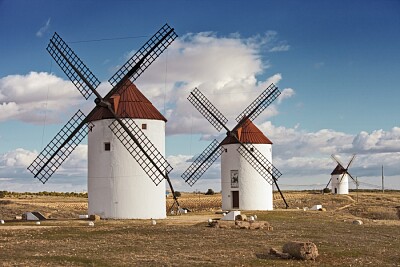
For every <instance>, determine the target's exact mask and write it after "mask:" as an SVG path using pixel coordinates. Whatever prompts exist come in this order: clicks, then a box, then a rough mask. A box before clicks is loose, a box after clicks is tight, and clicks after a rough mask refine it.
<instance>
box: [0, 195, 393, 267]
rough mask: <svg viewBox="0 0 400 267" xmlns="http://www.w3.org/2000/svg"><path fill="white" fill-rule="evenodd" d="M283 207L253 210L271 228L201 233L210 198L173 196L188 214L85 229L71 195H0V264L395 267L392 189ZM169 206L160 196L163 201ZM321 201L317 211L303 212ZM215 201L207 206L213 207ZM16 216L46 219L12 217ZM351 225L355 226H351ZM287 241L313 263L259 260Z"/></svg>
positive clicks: (210, 213)
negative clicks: (309, 253)
mask: <svg viewBox="0 0 400 267" xmlns="http://www.w3.org/2000/svg"><path fill="white" fill-rule="evenodd" d="M285 195H286V197H287V199H288V202H289V205H290V209H288V210H286V209H283V202H282V200H280V199H279V196H276V197H275V202H274V203H275V206H276V209H275V210H274V211H269V212H259V211H251V212H242V213H245V214H248V215H252V214H257V216H258V220H265V221H268V222H269V223H270V224H271V225H272V226H273V228H274V229H273V231H267V230H248V229H218V228H210V227H207V220H208V218H213V219H218V218H220V217H221V215H219V214H216V213H215V211H217V208H218V205H220V201H221V200H220V195H214V196H204V195H195V194H183V195H182V197H181V198H180V202H181V206H183V207H187V208H189V209H191V210H192V212H190V213H188V214H184V215H181V216H168V218H167V219H165V220H158V221H157V224H156V225H151V223H150V220H101V221H95V225H94V227H90V226H88V221H87V220H79V219H77V217H78V215H79V214H85V213H86V208H87V199H86V198H78V197H68V198H67V197H52V196H31V195H23V196H19V197H10V196H6V197H5V198H2V199H0V219H3V220H6V223H5V224H3V225H0V265H1V266H15V265H22V266H32V265H39V266H132V265H142V266H149V265H150V266H160V265H163V266H193V265H194V266H196V265H197V266H204V265H206V266H207V265H208V266H216V265H222V266H227V265H232V266H249V265H251V266H254V265H255V266H257V265H270V266H283V265H285V266H400V249H399V248H400V220H399V218H398V216H397V210H396V206H400V192H385V193H378V192H362V193H358V194H356V193H351V194H350V195H349V196H337V195H331V194H325V195H323V194H319V193H316V192H292V191H290V192H286V194H285ZM170 204H171V202H170V200H168V205H170ZM316 204H321V205H322V206H323V207H324V208H326V211H310V210H307V211H304V210H303V208H304V207H312V206H313V205H316ZM216 205H217V206H216ZM26 211H40V212H42V213H43V214H45V215H46V216H48V217H50V218H53V220H46V221H42V222H41V224H40V225H35V223H34V222H27V221H22V222H21V221H15V220H13V218H14V217H15V216H16V215H20V214H22V213H23V212H26ZM356 219H359V220H362V221H363V224H362V225H355V224H353V221H354V220H356ZM288 241H311V242H314V243H315V244H316V245H317V247H318V250H319V254H320V256H319V257H318V258H317V259H316V260H315V261H299V260H293V259H279V258H275V257H274V256H272V255H269V254H268V251H269V249H270V248H271V247H274V248H277V249H281V248H282V245H283V244H285V243H286V242H288Z"/></svg>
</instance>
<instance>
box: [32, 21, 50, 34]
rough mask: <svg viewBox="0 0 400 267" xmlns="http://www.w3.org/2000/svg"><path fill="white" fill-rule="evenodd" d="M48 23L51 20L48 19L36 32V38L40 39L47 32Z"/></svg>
mask: <svg viewBox="0 0 400 267" xmlns="http://www.w3.org/2000/svg"><path fill="white" fill-rule="evenodd" d="M50 21H51V18H48V19H47V21H46V23H45V24H44V25H43V26H42V27H41V28H40V29H39V30H38V31H37V32H36V36H37V37H42V36H43V34H44V33H46V32H47V30H48V29H49V27H50Z"/></svg>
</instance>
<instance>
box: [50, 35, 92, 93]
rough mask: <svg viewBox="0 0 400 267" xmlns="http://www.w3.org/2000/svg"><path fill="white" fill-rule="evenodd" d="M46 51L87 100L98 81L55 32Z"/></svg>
mask: <svg viewBox="0 0 400 267" xmlns="http://www.w3.org/2000/svg"><path fill="white" fill-rule="evenodd" d="M46 50H47V51H48V52H49V54H50V55H51V57H52V58H53V59H54V61H55V62H56V63H57V64H58V66H60V68H61V69H62V70H63V72H64V73H65V74H66V75H67V77H68V78H69V79H70V80H71V82H72V83H73V84H74V85H75V87H76V88H77V89H78V90H79V92H80V93H81V94H82V96H83V97H84V98H85V99H86V100H87V99H88V98H89V97H90V96H91V95H92V93H93V91H94V90H95V89H96V88H97V87H98V86H99V84H100V81H99V79H97V78H96V76H95V75H94V74H93V73H92V72H91V71H90V70H89V68H88V67H87V66H86V65H85V63H83V61H82V60H81V59H80V58H79V57H78V56H77V55H76V54H75V52H74V51H73V50H72V49H71V48H70V47H69V46H68V45H67V44H66V43H65V42H64V40H63V39H62V38H61V37H60V36H59V35H58V34H57V32H55V33H54V35H53V37H52V38H51V39H50V42H49V44H48V46H47V48H46Z"/></svg>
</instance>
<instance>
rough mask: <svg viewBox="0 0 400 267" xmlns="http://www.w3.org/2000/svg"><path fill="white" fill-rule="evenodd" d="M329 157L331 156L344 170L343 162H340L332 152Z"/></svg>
mask: <svg viewBox="0 0 400 267" xmlns="http://www.w3.org/2000/svg"><path fill="white" fill-rule="evenodd" d="M331 158H332V159H333V161H335V162H336V163H337V164H338V165H339V166H340V167H342V168H343V169H344V170H346V169H345V168H344V165H343V163H342V162H341V161H340V160H339V159H338V158H337V157H336V156H335V155H334V154H332V155H331Z"/></svg>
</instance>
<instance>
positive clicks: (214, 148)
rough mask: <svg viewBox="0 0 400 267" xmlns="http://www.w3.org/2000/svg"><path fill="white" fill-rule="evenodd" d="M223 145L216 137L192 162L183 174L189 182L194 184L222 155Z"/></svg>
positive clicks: (191, 184)
mask: <svg viewBox="0 0 400 267" xmlns="http://www.w3.org/2000/svg"><path fill="white" fill-rule="evenodd" d="M222 152H223V147H222V146H221V143H218V141H217V140H216V139H214V140H213V141H212V142H211V143H210V144H209V145H208V146H207V147H206V148H205V149H204V150H203V152H202V153H201V154H200V155H199V156H198V157H197V158H196V159H195V160H194V161H193V162H192V164H191V165H190V166H189V168H187V169H186V171H185V172H184V173H183V174H182V175H181V177H182V178H183V179H184V180H185V182H186V183H187V184H189V185H190V186H193V185H194V184H195V183H196V182H197V180H199V179H200V177H201V176H202V175H203V174H204V173H205V172H206V171H207V170H208V169H209V168H210V167H211V165H212V164H213V163H214V162H215V161H216V160H217V159H218V157H219V156H221V154H222Z"/></svg>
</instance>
